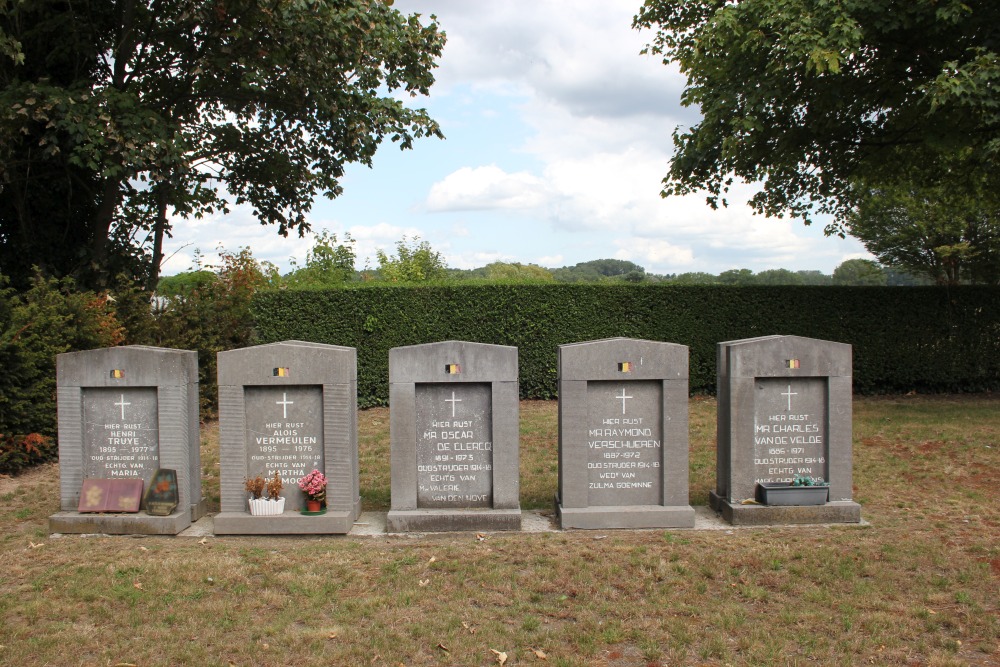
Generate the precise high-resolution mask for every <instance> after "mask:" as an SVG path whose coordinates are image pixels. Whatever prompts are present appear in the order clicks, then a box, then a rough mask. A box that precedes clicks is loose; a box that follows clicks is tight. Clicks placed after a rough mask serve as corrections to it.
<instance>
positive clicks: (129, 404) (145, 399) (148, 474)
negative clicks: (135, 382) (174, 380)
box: [83, 387, 160, 485]
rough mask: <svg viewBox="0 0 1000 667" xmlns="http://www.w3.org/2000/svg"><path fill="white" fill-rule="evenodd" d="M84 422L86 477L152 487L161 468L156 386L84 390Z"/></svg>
mask: <svg viewBox="0 0 1000 667" xmlns="http://www.w3.org/2000/svg"><path fill="white" fill-rule="evenodd" d="M83 422H84V457H83V460H84V475H85V476H86V477H93V478H107V479H116V478H122V477H138V478H140V479H142V480H143V483H144V484H146V485H148V484H149V481H150V480H151V479H152V478H153V473H155V472H156V469H157V468H159V467H160V440H159V432H160V430H159V419H158V414H157V403H156V388H155V387H135V388H131V387H130V388H123V389H121V390H116V389H96V388H87V389H84V390H83Z"/></svg>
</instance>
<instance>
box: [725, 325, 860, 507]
mask: <svg viewBox="0 0 1000 667" xmlns="http://www.w3.org/2000/svg"><path fill="white" fill-rule="evenodd" d="M851 363H852V362H851V346H850V345H846V344H844V343H834V342H829V341H824V340H815V339H812V338H801V337H799V336H763V337H760V338H748V339H745V340H736V341H728V342H724V343H719V345H718V403H719V408H718V432H717V436H716V437H717V443H716V447H717V459H716V490H715V491H714V492H712V493H711V494H710V498H709V501H710V503H711V505H712V507H713V508H714V509H716V510H717V511H720V512H721V513H722V516H723V518H725V519H726V520H727V521H729V522H730V523H733V524H737V525H752V524H783V523H857V522H860V521H861V506H860V505H858V504H857V503H855V502H853V501H852V499H851V492H852V472H851V450H852V442H851V430H852V423H851V419H852V403H851V400H852V398H851V378H852V371H851ZM795 475H808V476H812V477H822V478H823V479H824V480H826V481H827V482H828V483H829V485H830V494H829V501H828V502H827V503H826V504H823V505H810V506H806V505H803V506H765V505H759V504H754V502H755V501H756V499H757V498H758V495H757V488H756V487H757V483H758V482H760V483H775V482H788V481H790V480H791V479H792V478H793V477H794V476H795Z"/></svg>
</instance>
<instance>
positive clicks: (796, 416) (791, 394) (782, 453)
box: [753, 378, 828, 482]
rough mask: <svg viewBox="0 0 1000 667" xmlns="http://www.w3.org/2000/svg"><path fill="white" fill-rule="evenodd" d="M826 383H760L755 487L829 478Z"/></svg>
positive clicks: (775, 380) (788, 380)
mask: <svg viewBox="0 0 1000 667" xmlns="http://www.w3.org/2000/svg"><path fill="white" fill-rule="evenodd" d="M826 394H827V392H826V380H825V378H758V379H757V380H756V382H755V385H754V455H753V456H754V458H753V475H754V481H755V482H788V481H791V480H792V479H793V478H794V477H795V476H796V475H803V476H806V475H808V476H810V477H822V478H823V479H827V477H828V475H827V470H828V467H827V395H826Z"/></svg>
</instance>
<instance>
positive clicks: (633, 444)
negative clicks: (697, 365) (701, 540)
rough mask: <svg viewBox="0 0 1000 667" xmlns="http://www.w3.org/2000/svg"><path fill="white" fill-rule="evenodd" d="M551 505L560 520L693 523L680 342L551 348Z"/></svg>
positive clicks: (684, 352) (582, 524)
mask: <svg viewBox="0 0 1000 667" xmlns="http://www.w3.org/2000/svg"><path fill="white" fill-rule="evenodd" d="M556 512H557V514H558V515H559V521H560V525H561V526H562V527H563V528H600V529H605V528H693V527H694V509H693V508H692V507H691V506H690V505H689V504H688V348H687V347H686V346H684V345H676V344H673V343H658V342H654V341H648V340H634V339H630V338H612V339H608V340H596V341H590V342H587V343H575V344H572V345H560V346H559V495H558V496H557V497H556Z"/></svg>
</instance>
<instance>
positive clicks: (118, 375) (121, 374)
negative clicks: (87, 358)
mask: <svg viewBox="0 0 1000 667" xmlns="http://www.w3.org/2000/svg"><path fill="white" fill-rule="evenodd" d="M111 377H113V378H114V379H116V380H121V379H122V378H123V377H125V371H123V370H122V369H120V368H115V369H113V370H112V371H111Z"/></svg>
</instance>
